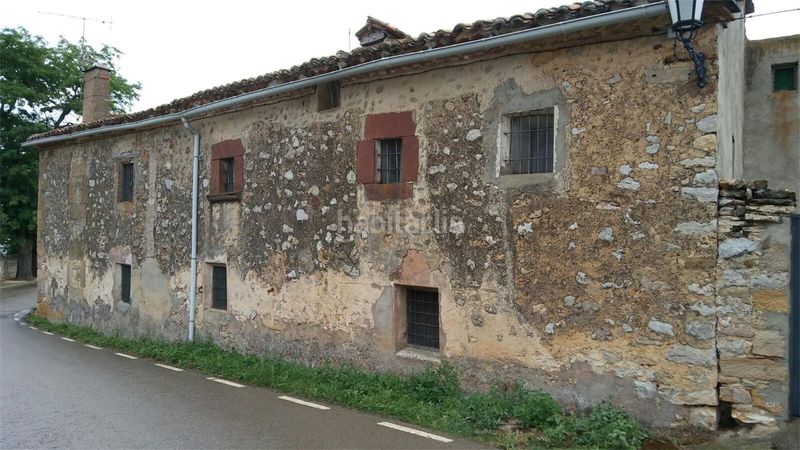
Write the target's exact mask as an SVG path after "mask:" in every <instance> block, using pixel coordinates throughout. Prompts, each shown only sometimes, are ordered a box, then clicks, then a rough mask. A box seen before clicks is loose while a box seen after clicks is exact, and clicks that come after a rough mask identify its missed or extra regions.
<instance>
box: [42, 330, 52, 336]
mask: <svg viewBox="0 0 800 450" xmlns="http://www.w3.org/2000/svg"><path fill="white" fill-rule="evenodd" d="M42 333H44V334H46V335H48V336H52V335H53V333H51V332H49V331H42Z"/></svg>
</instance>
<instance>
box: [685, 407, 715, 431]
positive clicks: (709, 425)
mask: <svg viewBox="0 0 800 450" xmlns="http://www.w3.org/2000/svg"><path fill="white" fill-rule="evenodd" d="M689 425H691V426H693V427H695V428H702V429H704V430H716V429H717V408H709V407H700V408H692V409H691V411H689Z"/></svg>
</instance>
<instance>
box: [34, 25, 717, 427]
mask: <svg viewBox="0 0 800 450" xmlns="http://www.w3.org/2000/svg"><path fill="white" fill-rule="evenodd" d="M715 38H716V35H715V34H714V33H713V32H711V31H709V32H705V33H702V34H701V36H700V38H699V41H698V42H699V45H700V46H701V48H702V50H703V51H704V52H706V54H707V56H708V57H709V58H710V60H711V61H710V63H709V66H710V79H711V85H710V86H709V87H707V88H706V89H705V90H703V91H702V92H700V91H699V90H698V89H697V87H696V86H695V85H694V80H693V75H692V74H693V72H692V67H691V64H690V63H688V62H686V61H679V62H672V60H671V59H670V58H671V54H672V47H671V44H670V43H669V42H667V41H666V40H665V39H663V38H641V39H636V40H630V41H623V42H617V43H607V44H598V45H591V46H585V47H579V48H573V49H567V50H558V51H552V52H543V53H540V54H520V55H515V56H506V57H502V58H497V59H494V60H490V61H485V62H480V63H472V64H468V65H465V66H461V67H455V68H445V69H436V70H430V71H427V72H423V73H420V74H417V75H409V76H403V77H396V78H387V79H383V80H376V81H372V82H368V83H356V84H350V85H348V84H345V85H344V86H343V90H342V106H341V107H340V108H338V109H336V110H333V111H328V112H325V113H316V112H315V104H314V103H313V97H311V96H305V95H304V96H299V97H297V98H294V99H287V100H284V101H281V102H280V103H276V104H273V105H265V106H260V107H257V108H251V109H248V110H243V111H240V112H236V113H231V114H226V115H220V116H216V117H212V118H206V119H202V120H197V121H196V122H195V124H194V125H195V126H196V127H197V128H198V129H199V130H200V133H201V135H202V148H201V151H202V155H203V159H202V161H201V167H202V170H201V200H200V206H201V208H200V220H199V226H200V230H199V235H200V243H199V244H200V245H199V251H200V267H199V269H200V270H199V274H200V275H199V282H200V286H199V288H200V292H199V294H198V324H197V327H198V335H199V336H200V337H204V336H209V337H212V338H214V339H216V340H217V341H218V342H220V343H222V344H223V345H227V346H232V347H236V348H238V349H240V350H244V351H249V352H254V353H262V352H271V353H275V354H279V355H282V356H286V357H290V358H293V359H296V360H300V361H305V362H310V363H311V362H319V361H321V360H331V361H351V362H355V363H356V364H359V365H362V366H365V367H370V368H376V369H389V370H401V371H402V370H408V369H409V367H414V365H412V364H411V363H409V362H408V361H407V360H404V359H401V358H398V357H396V356H395V355H394V353H395V351H396V350H397V348H396V341H395V333H396V330H395V329H394V323H395V317H394V316H393V313H392V303H393V302H394V301H395V299H394V296H395V293H394V290H393V289H392V285H393V283H395V282H402V280H403V279H404V276H405V275H407V274H405V275H404V274H403V270H405V269H401V268H402V267H404V261H406V260H407V258H408V257H409V255H411V254H412V253H411V250H415V251H416V253H414V254H421V255H422V258H423V260H424V264H423V266H424V267H425V270H426V271H428V273H430V274H431V275H430V280H431V281H430V283H431V285H432V286H435V287H437V288H438V289H439V292H440V302H441V323H442V330H443V331H442V333H443V338H444V339H443V346H442V349H441V355H442V356H443V357H444V358H445V359H450V360H452V361H454V362H456V363H457V364H460V365H461V366H462V368H463V369H464V373H465V377H466V379H467V381H468V382H469V384H470V385H472V386H486V385H488V384H490V383H491V382H493V381H494V380H495V379H512V378H516V379H521V380H522V381H524V382H526V383H528V384H530V385H532V386H538V387H543V388H545V389H548V390H550V391H551V392H554V393H555V394H556V395H557V396H558V397H559V398H560V399H561V400H562V401H563V402H564V403H565V404H567V405H569V406H574V407H585V406H587V405H590V404H592V403H595V402H598V401H601V400H605V399H607V398H608V396H609V395H611V396H612V399H613V400H614V401H615V402H618V403H621V404H623V405H625V406H626V407H628V408H629V409H630V410H632V411H633V412H634V413H635V414H637V415H638V416H639V417H641V418H643V419H644V420H646V421H648V422H650V423H653V424H656V425H660V426H666V425H672V424H686V423H691V424H694V425H699V426H706V427H713V425H714V419H715V410H714V408H713V406H714V405H715V404H716V401H717V397H716V391H715V388H716V385H717V381H716V363H715V346H714V331H713V330H714V325H713V321H714V319H713V317H709V316H708V314H705V312H706V311H707V310H708V308H711V307H712V306H710V305H713V297H711V298H709V297H710V296H713V289H714V261H715V254H716V240H715V236H714V230H715V228H716V222H715V217H716V216H715V214H716V208H715V205H714V202H715V201H716V195H717V190H716V174H715V172H714V170H713V167H714V166H715V164H716V135H715V134H714V133H713V131H712V130H708V129H704V125H703V124H705V123H708V122H709V121H713V117H714V116H715V114H717V112H718V108H717V104H716V101H717V95H716V81H715V80H716V75H717V73H716V70H715V67H716V66H715V65H714V64H713V63H714V60H715V58H714V54H715V52H714V48H715V45H716V44H715V41H714V40H715ZM667 61H669V62H667ZM504 86H511V87H513V89H514V90H519V91H521V92H523V93H525V94H526V95H527V94H535V93H537V92H541V91H553V90H560V91H561V92H562V95H563V96H564V98H565V99H566V101H567V103H568V106H569V108H568V111H569V116H570V117H569V118H568V122H567V126H565V127H564V129H559V130H558V132H559V133H563V136H565V145H566V155H567V160H566V163H565V168H564V173H563V176H557V177H554V178H553V180H552V181H550V182H546V183H545V184H542V185H538V184H537V185H531V186H522V187H517V188H504V187H501V186H498V185H496V184H492V183H490V180H488V179H486V178H485V177H483V176H482V175H483V174H485V173H486V172H487V170H486V167H487V164H488V163H487V161H488V160H489V159H490V158H491V157H493V154H492V152H493V150H492V149H493V143H492V142H484V139H483V136H484V135H486V134H487V133H486V132H485V131H486V130H483V124H484V123H485V122H486V120H487V117H486V116H485V115H486V113H487V111H490V110H491V108H492V105H493V104H494V102H495V100H496V96H498V95H505V94H507V93H506V92H505V89H506V87H504ZM515 92H516V91H515ZM405 110H411V111H412V112H413V115H414V118H415V121H416V123H417V130H418V131H417V134H418V136H419V138H420V162H419V163H420V167H419V169H420V177H419V179H418V180H417V181H416V182H415V183H414V195H413V198H412V199H410V200H408V201H402V202H373V201H367V200H366V197H365V194H364V191H363V188H362V187H360V186H357V185H355V184H354V174H353V170H354V155H355V142H356V141H357V140H359V139H361V138H362V135H363V121H364V115H365V114H372V113H381V112H392V111H405ZM565 111H567V109H565ZM709 118H711V119H709ZM704 121H705V122H704ZM231 138H242V140H243V143H244V145H245V180H246V189H245V193H244V195H243V198H242V200H241V202H234V203H209V202H208V201H207V200H206V199H205V197H204V196H205V194H206V193H207V192H208V177H209V174H208V170H209V169H208V167H209V156H210V146H211V145H212V144H213V143H215V142H218V141H222V140H225V139H231ZM115 152H116V153H115ZM125 152H132V153H131V154H129V155H127V156H126V157H130V158H132V159H133V160H134V161H135V163H136V165H137V166H136V167H137V169H136V170H137V171H136V179H137V186H136V202H135V205H134V206H133V207H132V208H131V210H130V211H120V210H119V207H118V205H115V203H116V202H115V199H114V198H113V190H114V189H113V186H114V182H113V177H114V173H115V171H114V170H113V168H112V167H113V164H114V159H113V155H115V154H117V155H119V154H120V153H125ZM76 155H77V156H76ZM70 159H75V161H73V162H72V163H71V161H70ZM42 161H43V168H44V170H43V171H42V173H43V177H46V178H43V180H42V182H43V183H44V184H45V185H46V187H45V190H44V194H43V195H44V201H43V203H42V204H43V208H44V210H43V215H44V216H45V221H44V224H45V226H44V231H43V232H42V241H43V244H44V248H45V253H46V258H44V259H43V260H42V267H43V268H46V269H47V270H46V271H45V272H43V273H46V274H47V276H46V277H45V278H43V280H44V281H43V283H42V287H41V290H42V296H43V300H44V301H45V303H43V305H44V306H45V307H44V309H45V310H47V309H48V308H49V311H45V312H48V313H49V315H50V316H51V317H53V318H55V319H62V318H63V319H67V320H70V321H74V322H80V323H89V324H93V325H94V326H96V327H99V328H101V329H103V330H106V331H114V330H119V331H121V332H123V333H125V334H129V335H141V334H159V335H162V336H165V337H167V338H169V339H178V338H180V337H181V336H182V335H183V333H184V332H185V331H184V330H185V323H186V314H187V312H186V307H187V298H188V284H189V278H190V277H189V273H188V268H189V258H188V251H189V227H190V223H189V207H190V202H189V198H190V195H189V193H190V190H191V176H190V174H191V136H190V135H189V134H188V133H187V132H186V131H185V130H184V129H182V128H180V127H178V126H173V127H169V128H164V129H157V130H151V131H146V132H140V133H136V134H129V135H125V136H120V137H116V138H109V139H106V140H101V141H94V142H90V143H83V144H75V145H72V146H69V147H64V148H58V149H53V150H46V151H44V152H43V156H42ZM79 161H82V164H83V166H82V167H85V169H82V170H83V171H84V172H85V173H84V174H80V173H79V172H80V170H79V169H76V167H78V166H80V164H78V165H76V163H77V162H79ZM70 165H71V166H72V168H73V169H74V170H73V171H72V172H70ZM70 173H73V175H74V176H73V178H75V179H76V180H85V181H81V183H80V184H81V185H83V186H85V187H86V189H87V190H88V192H89V193H88V195H87V196H86V198H85V200H81V201H83V202H84V203H85V205H84V206H85V209H86V212H85V213H82V214H79V216H80V217H77V218H75V219H73V220H72V221H71V222H70V221H69V218H68V217H66V216H65V211H64V210H63V207H61V205H63V204H65V203H66V202H67V189H66V186H67V179H68V178H69V177H70V175H69V174H70ZM78 175H81V176H82V177H83V178H80V177H77V178H76V176H78ZM50 177H52V178H50ZM83 183H85V185H84V184H83ZM73 184H74V183H73ZM76 204H78V205H80V204H81V203H80V202H78V203H76ZM77 211H79V210H77ZM340 216H342V217H347V218H348V220H350V222H351V223H352V224H353V225H354V228H353V229H350V228H347V227H345V228H342V227H341V225H342V224H343V222H342V221H341V220H340ZM376 218H377V219H380V221H381V222H382V224H383V225H384V226H382V227H377V228H376V227H375V226H370V227H363V226H362V225H363V224H364V222H366V221H368V220H369V219H376ZM346 222H347V221H345V224H346ZM84 224H85V226H86V228H87V229H88V230H89V232H87V233H83V234H80V233H77V231H79V230H80V229H81V228H80V227H83V226H84ZM86 236H91V239H89V241H91V242H85V241H87V238H86ZM70 239H71V240H70ZM71 242H72V243H73V245H72V246H73V247H74V248H75V251H76V252H78V254H80V251H84V252H85V253H83V254H84V255H85V262H86V268H85V270H84V276H85V281H84V285H83V286H81V287H80V288H75V289H73V292H72V293H71V294H70V295H69V299H68V298H67V295H66V293H65V286H66V284H67V283H68V281H67V279H66V278H67V275H66V274H67V272H69V267H70V263H69V254H68V253H69V248H70V245H71ZM119 262H130V263H131V264H133V266H134V283H133V284H134V301H133V303H132V304H131V305H130V306H128V305H125V304H122V303H121V302H115V300H114V289H115V283H116V280H115V271H114V268H115V265H116V264H117V263H119ZM211 262H217V263H219V262H224V263H226V264H227V265H228V280H229V281H228V289H229V309H228V311H216V310H212V309H210V308H207V307H205V304H206V301H207V297H208V288H207V286H206V284H207V282H206V279H207V267H206V264H205V263H211ZM398 280H399V281H398ZM709 286H710V287H709ZM709 289H711V291H710V292H709V291H708V290H709ZM709 302H710V303H709ZM712 316H713V314H712ZM709 330H711V331H710V333H711V334H710V335H709ZM643 400H644V401H643Z"/></svg>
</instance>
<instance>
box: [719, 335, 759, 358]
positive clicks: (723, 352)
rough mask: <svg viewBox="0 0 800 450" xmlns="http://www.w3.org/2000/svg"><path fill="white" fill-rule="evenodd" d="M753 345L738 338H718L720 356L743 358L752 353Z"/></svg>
mask: <svg viewBox="0 0 800 450" xmlns="http://www.w3.org/2000/svg"><path fill="white" fill-rule="evenodd" d="M752 346H753V344H751V343H750V342H749V341H746V340H744V339H737V338H721V337H720V338H718V339H717V351H719V354H720V356H742V355H744V354H747V353H750V349H751V348H752Z"/></svg>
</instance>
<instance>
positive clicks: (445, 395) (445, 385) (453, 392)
mask: <svg viewBox="0 0 800 450" xmlns="http://www.w3.org/2000/svg"><path fill="white" fill-rule="evenodd" d="M408 386H409V389H410V391H411V396H412V397H414V398H415V399H417V400H419V401H422V402H428V403H433V404H440V403H444V402H445V401H446V400H450V399H453V398H458V397H459V396H460V395H461V387H460V386H459V382H458V371H457V370H456V368H455V367H453V366H452V365H450V364H442V365H441V366H439V367H437V368H435V369H433V368H431V367H430V366H429V367H427V368H426V369H425V370H423V371H422V372H417V373H415V374H413V375H411V376H410V377H409V379H408Z"/></svg>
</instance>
